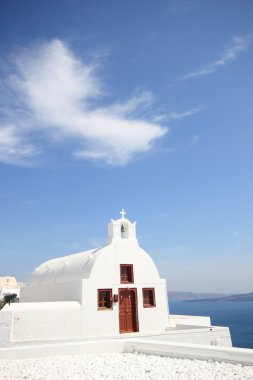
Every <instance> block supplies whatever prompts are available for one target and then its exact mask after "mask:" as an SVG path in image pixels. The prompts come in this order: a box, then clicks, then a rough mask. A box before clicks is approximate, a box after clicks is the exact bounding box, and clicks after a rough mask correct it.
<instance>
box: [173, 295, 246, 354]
mask: <svg viewBox="0 0 253 380" xmlns="http://www.w3.org/2000/svg"><path fill="white" fill-rule="evenodd" d="M169 308H170V313H171V314H188V315H203V316H210V317H211V322H212V325H213V326H227V327H229V329H230V333H231V337H232V343H233V346H234V347H243V348H253V302H252V301H205V302H203V301H202V302H199V301H194V302H187V301H180V302H179V301H170V303H169Z"/></svg>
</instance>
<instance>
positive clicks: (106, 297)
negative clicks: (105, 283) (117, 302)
mask: <svg viewBox="0 0 253 380" xmlns="http://www.w3.org/2000/svg"><path fill="white" fill-rule="evenodd" d="M98 309H99V310H106V309H112V289H98Z"/></svg>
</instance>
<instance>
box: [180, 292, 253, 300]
mask: <svg viewBox="0 0 253 380" xmlns="http://www.w3.org/2000/svg"><path fill="white" fill-rule="evenodd" d="M185 301H186V302H196V301H198V302H207V301H222V302H227V301H253V292H251V293H246V294H233V295H229V296H223V297H218V298H217V297H213V298H206V297H203V298H201V299H191V300H190V299H189V300H185Z"/></svg>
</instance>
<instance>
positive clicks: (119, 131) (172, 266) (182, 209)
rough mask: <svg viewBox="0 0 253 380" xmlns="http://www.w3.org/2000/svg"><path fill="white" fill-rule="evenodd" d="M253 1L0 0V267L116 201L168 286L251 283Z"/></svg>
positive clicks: (105, 216) (72, 243) (71, 248)
mask: <svg viewBox="0 0 253 380" xmlns="http://www.w3.org/2000/svg"><path fill="white" fill-rule="evenodd" d="M252 18H253V3H252V2H251V1H246V0H241V1H239V0H230V1H229V0H221V1H211V0H209V1H208V0H206V1H203V0H196V1H195V0H192V1H185V0H182V1H181V0H177V1H172V0H171V1H163V0H158V1H156V2H154V1H147V0H145V1H144V0H143V1H138V2H136V1H112V0H109V1H106V2H105V1H81V0H58V1H49V0H43V1H42V0H37V1H32V0H25V1H22V2H21V1H18V0H12V1H1V3H0V41H1V43H0V275H2V276H4V275H14V276H16V277H17V278H18V279H19V280H27V279H29V276H30V274H31V272H32V271H33V269H34V268H35V267H36V266H38V265H39V264H40V263H41V262H43V261H45V260H48V259H50V258H54V257H57V256H62V255H66V254H70V253H75V252H78V251H83V250H86V249H89V248H92V247H97V246H99V245H102V244H104V243H105V242H106V240H107V223H108V222H109V221H110V219H111V218H115V219H116V218H117V217H119V211H120V210H121V209H122V208H125V209H126V211H127V217H128V218H129V219H130V220H136V221H137V233H138V238H139V242H140V244H141V246H142V247H143V248H144V249H146V250H147V251H148V252H149V253H150V254H151V256H152V257H153V259H154V260H155V262H156V263H157V265H158V268H159V270H160V273H161V275H162V276H163V277H165V278H167V280H168V287H169V289H172V290H189V291H214V292H248V291H252V289H253V273H252V272H253V270H252V268H253V265H252V264H253V263H252V251H253V232H252V225H253V223H252V215H253V206H252V205H253V203H252V193H253V192H252V190H253V186H252V185H253V181H252V163H253V162H252V161H253V159H252V158H253V157H252V142H253V141H252V140H253V133H252V124H253V123H252V122H253V107H252V99H253V69H252V67H253V26H252Z"/></svg>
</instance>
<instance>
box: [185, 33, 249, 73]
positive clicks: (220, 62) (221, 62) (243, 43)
mask: <svg viewBox="0 0 253 380" xmlns="http://www.w3.org/2000/svg"><path fill="white" fill-rule="evenodd" d="M251 42H252V35H247V36H240V37H235V38H234V43H233V46H232V47H230V48H228V49H226V50H225V51H224V53H223V54H222V56H221V57H220V58H218V59H217V60H215V61H213V62H211V63H208V64H206V65H205V66H203V67H202V68H200V69H198V70H196V71H192V72H190V73H188V74H186V75H183V77H182V79H192V78H199V77H202V76H205V75H210V74H213V73H214V72H215V71H216V70H218V69H219V68H220V67H223V66H225V65H227V64H228V63H229V62H231V61H232V60H234V59H235V58H236V57H237V56H238V54H239V53H241V52H243V51H245V50H247V49H248V48H249V46H250V44H251Z"/></svg>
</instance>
